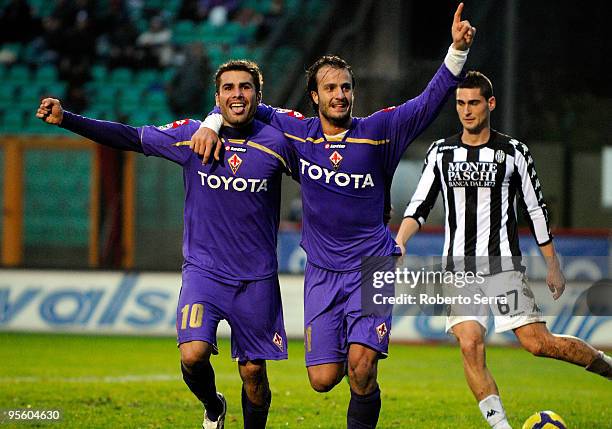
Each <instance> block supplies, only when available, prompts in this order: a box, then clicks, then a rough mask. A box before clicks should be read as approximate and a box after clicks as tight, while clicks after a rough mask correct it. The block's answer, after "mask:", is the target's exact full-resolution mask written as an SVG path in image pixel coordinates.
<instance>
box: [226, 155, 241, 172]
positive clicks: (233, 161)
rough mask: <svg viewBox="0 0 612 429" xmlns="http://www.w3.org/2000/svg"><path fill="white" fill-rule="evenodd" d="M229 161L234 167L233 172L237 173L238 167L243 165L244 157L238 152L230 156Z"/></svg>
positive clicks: (231, 166)
mask: <svg viewBox="0 0 612 429" xmlns="http://www.w3.org/2000/svg"><path fill="white" fill-rule="evenodd" d="M227 162H228V164H229V166H230V168H231V169H232V173H234V174H236V171H238V168H239V167H240V166H241V165H242V159H240V157H239V156H238V155H236V154H233V155H232V156H230V158H229V159H228V160H227Z"/></svg>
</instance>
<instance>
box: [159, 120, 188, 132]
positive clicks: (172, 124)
mask: <svg viewBox="0 0 612 429" xmlns="http://www.w3.org/2000/svg"><path fill="white" fill-rule="evenodd" d="M188 123H189V119H181V120H180V121H174V122H170V123H169V124H166V125H162V126H161V127H157V129H158V130H160V131H165V130H169V129H170V128H178V127H180V126H181V125H187V124H188Z"/></svg>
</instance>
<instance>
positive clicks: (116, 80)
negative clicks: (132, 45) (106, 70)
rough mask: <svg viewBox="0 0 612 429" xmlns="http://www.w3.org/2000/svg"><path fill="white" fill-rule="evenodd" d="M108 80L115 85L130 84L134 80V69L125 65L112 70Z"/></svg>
mask: <svg viewBox="0 0 612 429" xmlns="http://www.w3.org/2000/svg"><path fill="white" fill-rule="evenodd" d="M108 81H109V83H111V84H114V85H129V84H130V83H131V82H132V70H130V69H128V68H124V67H120V68H117V69H115V70H113V71H111V72H110V74H109V76H108Z"/></svg>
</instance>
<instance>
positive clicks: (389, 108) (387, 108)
mask: <svg viewBox="0 0 612 429" xmlns="http://www.w3.org/2000/svg"><path fill="white" fill-rule="evenodd" d="M396 108H397V106H389V107H385V108H384V109H381V110H380V112H390V111H391V110H395V109H396Z"/></svg>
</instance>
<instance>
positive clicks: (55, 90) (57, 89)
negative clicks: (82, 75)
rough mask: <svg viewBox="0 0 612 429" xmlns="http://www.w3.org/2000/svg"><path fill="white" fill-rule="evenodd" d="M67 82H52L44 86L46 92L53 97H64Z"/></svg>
mask: <svg viewBox="0 0 612 429" xmlns="http://www.w3.org/2000/svg"><path fill="white" fill-rule="evenodd" d="M67 86H68V84H67V83H66V82H53V83H51V84H49V85H47V87H46V91H45V92H46V94H45V95H48V96H50V97H54V98H60V99H61V98H64V97H65V96H66V88H67Z"/></svg>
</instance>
